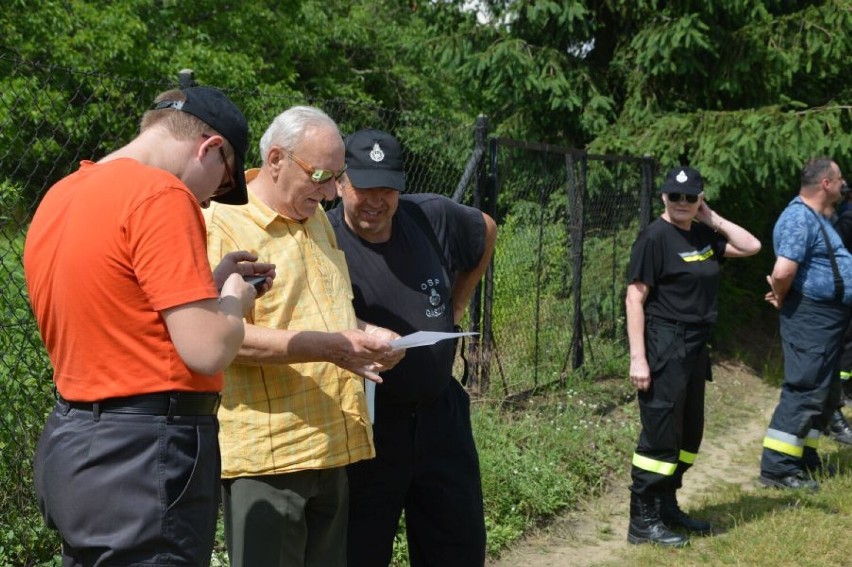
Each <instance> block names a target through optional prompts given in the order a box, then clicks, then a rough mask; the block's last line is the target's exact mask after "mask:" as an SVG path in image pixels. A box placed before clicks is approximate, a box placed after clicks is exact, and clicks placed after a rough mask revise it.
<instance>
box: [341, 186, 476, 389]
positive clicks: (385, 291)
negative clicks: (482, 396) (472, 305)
mask: <svg viewBox="0 0 852 567" xmlns="http://www.w3.org/2000/svg"><path fill="white" fill-rule="evenodd" d="M418 210H419V211H422V214H418ZM328 218H329V221H331V224H332V226H333V227H334V232H335V233H336V234H337V243H338V246H339V248H340V249H341V250H343V252H344V253H345V254H346V263H347V265H348V266H349V275H350V278H351V279H352V290H353V291H354V294H355V299H354V300H353V303H354V306H355V314H356V315H357V316H358V318H359V319H361V320H363V321H366V322H368V323H371V324H373V325H379V326H381V327H386V328H388V329H391V330H393V331H395V332H397V333H399V334H400V335H402V336H405V335H407V334H409V333H413V332H415V331H441V332H452V330H453V306H452V304H451V301H450V293H451V290H452V287H453V275H454V274H455V273H456V272H463V271H468V270H471V269H472V268H473V267H475V266H476V264H477V263H478V262H479V260H480V258H482V253H483V251H484V249H485V223H484V222H483V220H482V213H480V212H479V211H478V210H477V209H474V208H471V207H467V206H464V205H459V204H457V203H455V202H453V201H452V200H450V199H447V198H446V197H442V196H440V195H432V194H416V195H402V196H401V197H400V202H399V208H398V209H397V212H396V214H395V216H394V218H393V225H392V233H391V237H390V240H388V241H387V242H382V243H379V244H373V243H370V242H367V241H366V240H363V239H361V238H360V237H359V236H358V235H356V234H355V233H354V232H352V230H351V229H350V228H349V226H348V225H347V224H346V222H345V221H344V218H343V206H342V205H340V204H339V205H338V206H337V207H335V208H334V209H332V210H331V211H330V212H329V215H328ZM428 231H432V234H433V235H434V236H430V234H429V232H428ZM454 348H455V343H454V342H453V341H448V340H444V341H440V342H438V343H436V344H435V345H432V346H423V347H417V348H412V349H409V350H408V351H407V352H406V355H405V358H403V359H402V361H401V362H400V363H399V364H398V365H397V366H396V367H394V368H393V369H392V370H389V371H387V372H383V373H382V378H383V383H382V384H380V385H379V386H378V387H377V388H376V404H377V405H378V404H382V403H410V402H421V401H428V400H431V399H433V398H434V397H435V396H436V395H437V394H439V393H440V392H441V391H442V390H443V388H444V387H445V386H446V385H447V384H448V383H449V381H450V380H452V379H453V376H452V367H453V356H454Z"/></svg>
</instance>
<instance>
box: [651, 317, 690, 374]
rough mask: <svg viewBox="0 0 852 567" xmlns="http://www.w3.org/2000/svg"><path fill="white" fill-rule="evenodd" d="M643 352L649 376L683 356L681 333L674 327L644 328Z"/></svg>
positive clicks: (652, 326)
mask: <svg viewBox="0 0 852 567" xmlns="http://www.w3.org/2000/svg"><path fill="white" fill-rule="evenodd" d="M645 351H646V353H647V360H648V365H649V367H650V370H651V374H655V373H657V372H659V371H660V370H662V369H663V368H665V367H666V364H668V363H669V361H670V360H672V359H674V358H678V357H679V358H681V359H682V358H683V357H684V356H685V352H684V344H683V332H682V331H681V330H680V329H678V328H677V327H674V326H669V325H655V324H650V325H648V326H647V327H646V328H645Z"/></svg>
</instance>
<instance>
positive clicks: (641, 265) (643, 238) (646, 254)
mask: <svg viewBox="0 0 852 567" xmlns="http://www.w3.org/2000/svg"><path fill="white" fill-rule="evenodd" d="M662 269H663V255H662V251H661V250H660V244H659V242H657V241H656V240H654V239H653V238H650V234H649V231H648V229H647V228H646V229H645V230H643V231H642V232H640V233H639V236H638V237H637V238H636V241H635V242H634V243H633V248H632V249H631V251H630V266H629V268H628V271H627V283H628V285H629V284H631V283H633V282H636V281H638V282H642V283H643V284H645V285H647V286H649V287H654V286H655V285H656V283H657V278H658V277H659V276H660V274H661V273H662Z"/></svg>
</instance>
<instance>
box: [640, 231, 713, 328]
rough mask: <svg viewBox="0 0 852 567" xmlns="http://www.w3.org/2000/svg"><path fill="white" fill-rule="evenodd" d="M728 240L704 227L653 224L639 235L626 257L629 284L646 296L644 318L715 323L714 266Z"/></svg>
mask: <svg viewBox="0 0 852 567" xmlns="http://www.w3.org/2000/svg"><path fill="white" fill-rule="evenodd" d="M727 242H728V241H727V240H726V239H725V238H724V237H723V236H722V235H720V234H717V233H716V232H714V231H713V230H712V229H711V228H710V227H708V226H707V225H705V224H704V223H699V222H694V223H692V227H691V229H690V230H681V229H680V228H678V227H676V226H675V225H673V224H671V223H669V222H667V221H665V220H663V219H657V220H655V221H654V222H652V223H651V224H649V225H648V227H647V228H646V229H645V230H643V231H642V232H641V233H639V237H638V238H637V239H636V242H634V243H633V250H632V252H631V254H630V269H629V271H628V283H631V282H634V281H640V282H642V283H644V284H646V285H647V286H648V287H649V288H650V291H649V293H648V298H647V300H646V301H645V314H646V315H653V316H657V317H662V318H664V319H670V320H674V321H682V322H684V323H699V324H701V323H715V322H716V312H717V309H716V303H717V301H716V300H717V297H718V294H719V276H720V274H719V265H720V264H721V263H722V262H723V261H724V252H725V245H726V244H727Z"/></svg>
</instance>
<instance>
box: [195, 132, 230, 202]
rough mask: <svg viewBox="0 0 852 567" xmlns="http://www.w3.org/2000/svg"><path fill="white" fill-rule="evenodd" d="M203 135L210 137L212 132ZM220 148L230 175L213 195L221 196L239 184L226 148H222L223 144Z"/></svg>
mask: <svg viewBox="0 0 852 567" xmlns="http://www.w3.org/2000/svg"><path fill="white" fill-rule="evenodd" d="M201 137H202V138H205V139H206V138H210V134H202V135H201ZM218 149H219V155H220V156H222V163H223V164H225V175H227V176H228V180H227V181H225V182H223V183H222V184H221V185H219V187H217V188H216V191H214V192H213V197H221V196H222V195H224V194H225V193H227V192H228V191H231V190H232V189H233V188H234V187H236V186H237V181H236V180H235V179H234V172H233V171H231V164H229V163H228V156H227V155H225V150H223V149H222V146H219V148H218Z"/></svg>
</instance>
